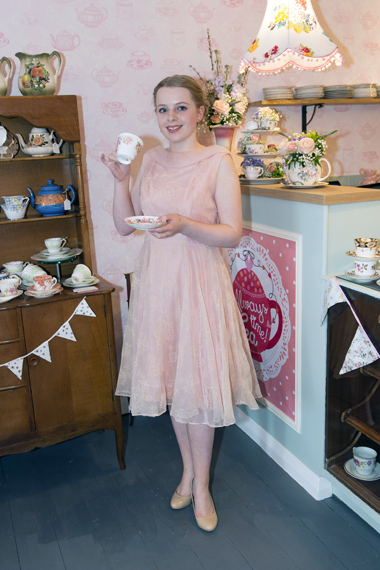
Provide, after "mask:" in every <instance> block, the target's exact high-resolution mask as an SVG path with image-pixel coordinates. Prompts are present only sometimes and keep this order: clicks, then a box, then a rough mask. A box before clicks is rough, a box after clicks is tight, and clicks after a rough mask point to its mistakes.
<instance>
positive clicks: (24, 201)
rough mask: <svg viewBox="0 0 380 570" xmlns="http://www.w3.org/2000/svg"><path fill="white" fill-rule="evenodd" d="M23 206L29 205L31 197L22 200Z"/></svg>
mask: <svg viewBox="0 0 380 570" xmlns="http://www.w3.org/2000/svg"><path fill="white" fill-rule="evenodd" d="M22 203H23V204H29V196H24V197H23V199H22Z"/></svg>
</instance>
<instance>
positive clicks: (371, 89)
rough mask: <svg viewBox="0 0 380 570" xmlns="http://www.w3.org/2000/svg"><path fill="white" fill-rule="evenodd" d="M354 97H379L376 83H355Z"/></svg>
mask: <svg viewBox="0 0 380 570" xmlns="http://www.w3.org/2000/svg"><path fill="white" fill-rule="evenodd" d="M352 97H353V99H370V98H372V97H377V89H376V83H358V84H357V85H354V92H353V95H352Z"/></svg>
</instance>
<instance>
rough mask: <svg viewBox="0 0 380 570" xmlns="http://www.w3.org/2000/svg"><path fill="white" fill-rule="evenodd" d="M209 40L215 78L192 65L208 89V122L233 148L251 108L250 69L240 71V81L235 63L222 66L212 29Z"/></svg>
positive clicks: (225, 142)
mask: <svg viewBox="0 0 380 570" xmlns="http://www.w3.org/2000/svg"><path fill="white" fill-rule="evenodd" d="M207 39H208V47H209V54H210V60H211V71H212V76H211V78H210V79H207V78H204V77H202V76H201V75H200V74H199V73H198V71H197V70H196V69H195V68H194V67H193V66H192V65H191V66H190V67H191V68H192V69H194V71H195V73H196V74H197V75H198V77H199V79H200V81H201V83H202V86H203V88H204V90H205V92H206V96H207V102H208V108H207V109H206V112H205V116H204V122H205V124H206V125H207V126H208V128H209V129H210V130H213V131H214V134H215V139H216V142H217V144H221V145H223V146H225V147H226V148H228V149H229V150H231V146H232V139H233V136H234V133H235V131H236V129H237V128H238V127H239V126H240V125H241V123H242V122H243V119H244V115H245V113H246V111H247V107H248V98H247V97H246V88H245V84H246V81H247V71H248V70H245V71H244V72H243V73H239V74H238V75H237V78H236V80H233V79H232V78H231V75H232V66H231V65H225V66H222V63H221V57H220V52H219V50H213V49H212V46H211V38H210V31H209V30H207Z"/></svg>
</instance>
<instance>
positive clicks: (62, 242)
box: [61, 238, 67, 247]
mask: <svg viewBox="0 0 380 570" xmlns="http://www.w3.org/2000/svg"><path fill="white" fill-rule="evenodd" d="M66 243H67V238H61V247H64V246H65V245H66Z"/></svg>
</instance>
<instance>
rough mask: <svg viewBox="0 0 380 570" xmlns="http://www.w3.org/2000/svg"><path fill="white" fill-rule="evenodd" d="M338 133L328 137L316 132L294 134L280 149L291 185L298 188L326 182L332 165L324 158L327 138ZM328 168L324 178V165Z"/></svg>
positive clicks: (285, 172) (287, 178)
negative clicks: (322, 163)
mask: <svg viewBox="0 0 380 570" xmlns="http://www.w3.org/2000/svg"><path fill="white" fill-rule="evenodd" d="M333 133H336V130H335V131H332V132H331V133H328V134H327V135H319V134H318V133H317V132H315V131H310V132H309V133H302V134H298V133H293V134H292V135H290V136H288V135H285V134H284V133H279V134H281V135H283V136H285V137H286V138H287V140H286V142H284V143H283V144H282V145H280V147H279V154H280V155H281V156H282V157H283V163H284V175H285V178H286V180H287V182H288V183H289V184H294V185H298V186H313V185H315V184H318V183H320V182H322V181H323V180H325V179H326V178H327V177H328V176H330V173H331V165H330V163H329V161H328V160H326V159H325V158H323V156H324V155H325V154H326V150H327V144H326V140H325V139H326V137H328V136H330V135H332V134H333ZM321 162H324V163H325V164H326V166H327V170H328V172H327V174H326V175H325V176H324V177H322V175H321V174H322V165H321Z"/></svg>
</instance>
